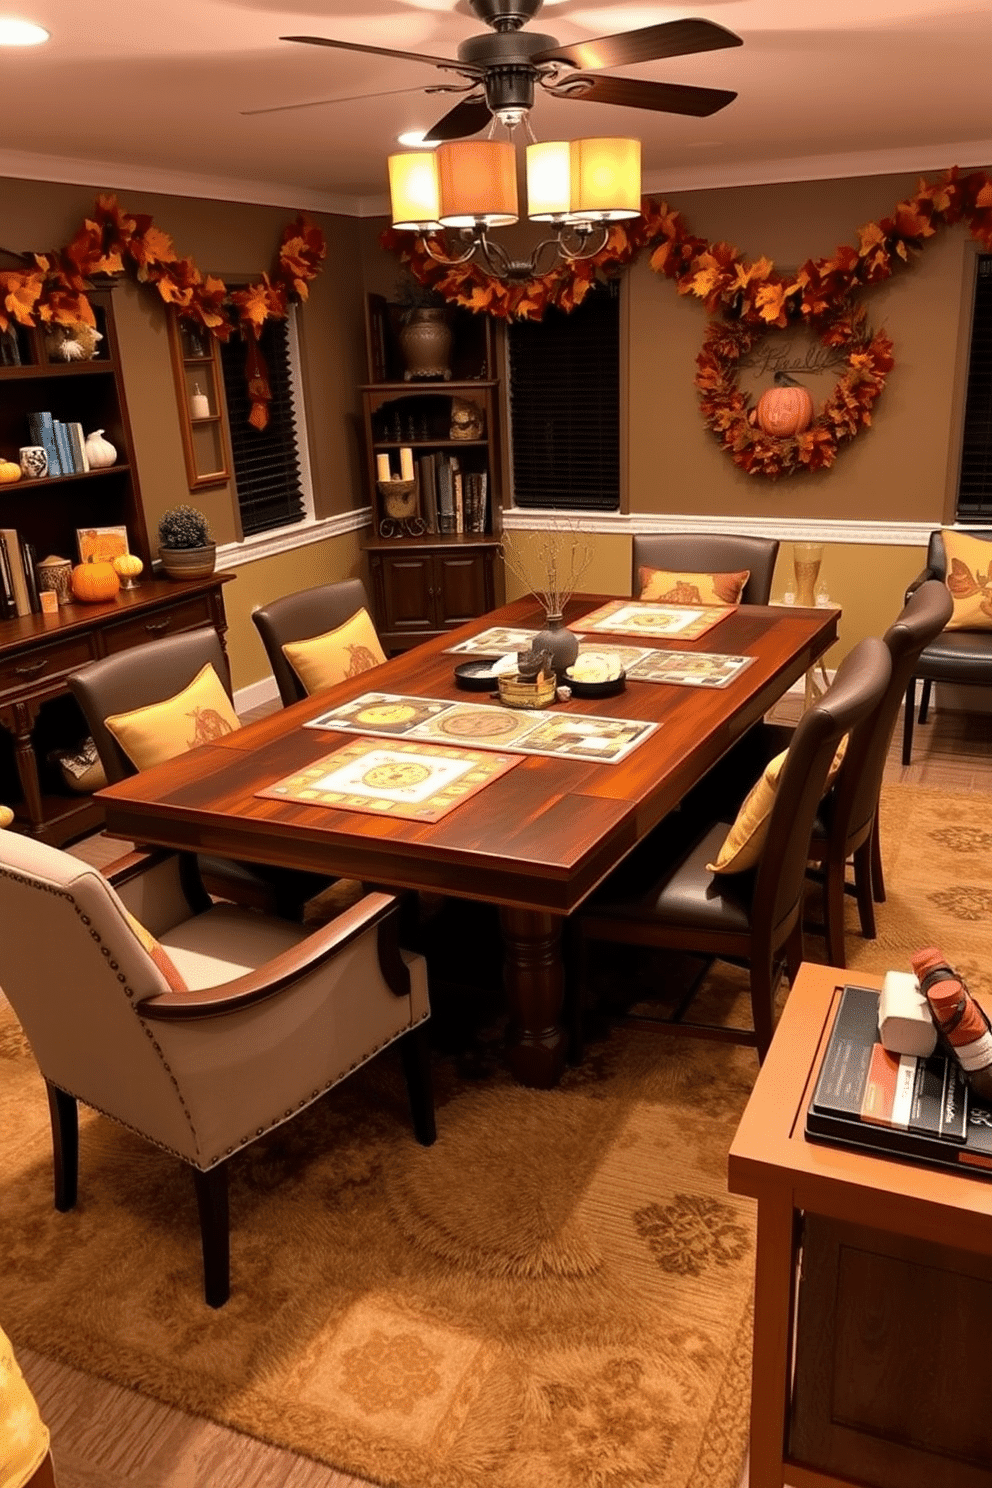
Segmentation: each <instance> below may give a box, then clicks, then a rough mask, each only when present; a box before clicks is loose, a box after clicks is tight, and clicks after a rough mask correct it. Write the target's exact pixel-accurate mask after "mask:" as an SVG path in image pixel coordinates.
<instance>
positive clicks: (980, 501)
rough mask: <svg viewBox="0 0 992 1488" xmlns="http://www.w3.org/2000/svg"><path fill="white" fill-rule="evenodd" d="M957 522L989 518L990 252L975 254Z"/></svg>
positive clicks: (991, 408)
mask: <svg viewBox="0 0 992 1488" xmlns="http://www.w3.org/2000/svg"><path fill="white" fill-rule="evenodd" d="M957 518H958V521H959V522H964V523H968V522H972V523H979V524H985V523H987V522H990V521H992V254H989V253H982V254H980V255H979V258H978V280H977V283H976V285H975V309H974V315H973V318H972V322H971V356H970V358H969V361H968V391H967V393H966V395H965V409H964V437H963V439H962V445H961V479H960V481H959V483H958V510H957Z"/></svg>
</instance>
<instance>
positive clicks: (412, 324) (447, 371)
mask: <svg viewBox="0 0 992 1488" xmlns="http://www.w3.org/2000/svg"><path fill="white" fill-rule="evenodd" d="M451 342H452V332H451V326H450V325H449V324H448V312H447V310H444V309H433V308H431V307H426V308H422V309H419V310H414V311H413V312H412V313H411V315H410V319H409V320H408V321H407V323H406V325H405V326H404V327H403V329H402V330H401V331H400V349H401V350H402V352H403V360H404V361H405V362H406V371H405V372H404V373H403V379H404V381H405V382H409V381H410V380H411V379H413V378H417V377H442V378H444V380H445V382H447V380H448V379H449V378H450V376H451Z"/></svg>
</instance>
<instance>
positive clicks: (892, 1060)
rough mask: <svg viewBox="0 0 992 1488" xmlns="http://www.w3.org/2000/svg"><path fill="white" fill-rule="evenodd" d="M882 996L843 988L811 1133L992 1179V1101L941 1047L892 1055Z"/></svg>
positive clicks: (811, 1110) (810, 1115)
mask: <svg viewBox="0 0 992 1488" xmlns="http://www.w3.org/2000/svg"><path fill="white" fill-rule="evenodd" d="M878 1002H879V994H878V993H877V992H872V991H869V990H868V989H867V988H865V987H854V986H850V987H845V988H844V990H843V993H842V994H841V1000H840V1006H839V1008H838V1011H837V1017H836V1019H835V1020H834V1026H833V1028H832V1030H831V1033H830V1039H829V1042H828V1044H827V1051H826V1054H825V1055H824V1059H823V1064H822V1066H821V1068H820V1076H819V1080H818V1081H817V1086H816V1092H815V1094H814V1096H813V1099H812V1101H811V1103H810V1106H809V1110H808V1111H807V1113H806V1136H807V1137H809V1138H810V1139H811V1140H813V1141H821V1142H835V1143H839V1144H840V1145H841V1146H844V1147H857V1148H860V1149H861V1150H862V1151H864V1152H874V1153H876V1154H878V1155H881V1156H886V1155H892V1156H899V1157H904V1158H909V1159H910V1160H911V1161H914V1162H921V1163H926V1164H928V1165H930V1166H933V1167H939V1168H951V1169H953V1170H954V1171H956V1172H967V1173H972V1174H975V1175H978V1176H981V1177H984V1178H992V1105H989V1104H987V1103H986V1102H984V1101H981V1100H979V1099H978V1098H977V1097H976V1096H975V1093H974V1091H973V1090H971V1089H970V1088H969V1086H968V1084H967V1081H966V1080H965V1077H964V1074H963V1072H962V1070H961V1067H960V1065H959V1064H958V1062H957V1060H955V1059H953V1058H948V1057H946V1056H945V1055H944V1053H943V1052H942V1051H941V1049H940V1047H939V1046H938V1048H937V1050H936V1052H935V1053H933V1054H931V1055H929V1057H927V1058H921V1057H918V1056H915V1055H912V1054H891V1053H889V1051H888V1050H887V1049H885V1048H884V1046H883V1045H882V1042H881V1038H880V1036H879V1031H878Z"/></svg>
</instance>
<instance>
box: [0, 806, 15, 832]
mask: <svg viewBox="0 0 992 1488" xmlns="http://www.w3.org/2000/svg"><path fill="white" fill-rule="evenodd" d="M13 820H14V813H13V812H12V811H11V809H10V807H9V806H0V827H9V826H10V824H11V822H12V821H13Z"/></svg>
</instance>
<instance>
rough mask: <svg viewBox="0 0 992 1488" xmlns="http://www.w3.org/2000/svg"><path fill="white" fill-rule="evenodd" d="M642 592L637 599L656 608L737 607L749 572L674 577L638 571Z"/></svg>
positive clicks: (661, 572)
mask: <svg viewBox="0 0 992 1488" xmlns="http://www.w3.org/2000/svg"><path fill="white" fill-rule="evenodd" d="M638 576H639V578H640V581H641V592H640V594H639V595H638V599H643V600H645V601H647V600H651V601H653V602H654V603H655V604H695V605H735V604H740V600H741V595H742V594H743V593H744V585H745V584H746V583H747V581H748V579H749V578H750V577H751V570H750V569H749V568H742V569H741V570H740V572H739V573H674V572H673V571H671V570H670V569H667V568H641V569H638Z"/></svg>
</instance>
